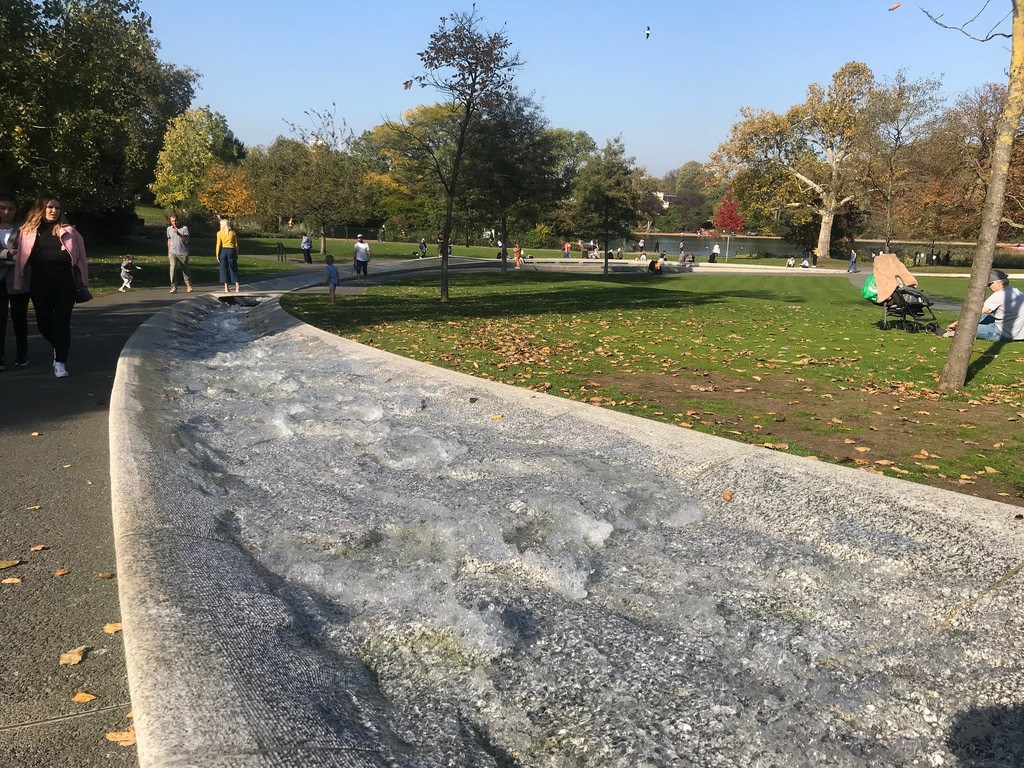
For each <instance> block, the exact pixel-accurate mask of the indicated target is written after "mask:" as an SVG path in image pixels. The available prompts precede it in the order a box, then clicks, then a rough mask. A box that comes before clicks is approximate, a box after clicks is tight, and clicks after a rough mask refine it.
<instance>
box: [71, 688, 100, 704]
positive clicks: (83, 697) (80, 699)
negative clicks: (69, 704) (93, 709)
mask: <svg viewBox="0 0 1024 768" xmlns="http://www.w3.org/2000/svg"><path fill="white" fill-rule="evenodd" d="M95 698H96V697H95V696H93V695H92V694H91V693H86V692H85V691H76V692H75V695H74V696H72V697H71V700H72V701H73V702H75V703H76V704H85V703H86V702H87V701H92V700H93V699H95Z"/></svg>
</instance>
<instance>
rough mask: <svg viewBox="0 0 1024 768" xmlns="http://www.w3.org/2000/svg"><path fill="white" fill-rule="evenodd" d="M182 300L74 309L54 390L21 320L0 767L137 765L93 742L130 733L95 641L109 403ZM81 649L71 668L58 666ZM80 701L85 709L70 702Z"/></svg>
mask: <svg viewBox="0 0 1024 768" xmlns="http://www.w3.org/2000/svg"><path fill="white" fill-rule="evenodd" d="M197 288H198V287H197ZM212 289H214V286H209V287H208V288H207V290H212ZM198 290H203V288H198ZM192 295H195V294H188V293H185V292H184V290H179V292H178V293H176V294H170V293H168V291H167V289H166V288H163V289H149V290H136V291H132V292H131V293H127V294H122V293H113V294H112V295H109V296H103V297H100V298H97V299H95V300H94V301H92V302H90V303H88V304H84V305H81V306H79V307H76V308H75V311H74V315H73V317H72V323H71V325H72V349H71V355H70V357H69V360H68V370H69V371H70V372H71V376H70V377H69V378H67V379H57V378H55V377H54V375H53V370H52V368H51V359H52V358H51V354H52V353H51V351H50V348H49V346H48V345H47V344H46V342H45V341H43V339H42V338H41V337H40V336H39V335H38V333H36V332H35V322H34V318H33V316H32V315H31V313H30V315H29V326H30V337H29V359H30V361H31V363H30V365H29V367H28V368H23V369H15V368H14V367H13V365H11V358H12V357H13V355H11V356H9V357H8V367H7V370H5V371H2V372H0V403H2V405H0V407H2V416H0V457H2V460H3V467H4V472H3V477H4V480H3V493H2V494H0V521H2V523H0V532H2V533H0V560H22V561H23V562H22V564H20V565H17V566H15V567H12V568H7V569H4V570H2V571H0V580H4V579H11V578H16V579H20V580H21V582H20V583H13V584H12V583H7V584H0V621H2V627H3V632H2V635H0V637H2V639H0V765H4V766H83V767H84V766H94V765H104V766H111V765H137V759H136V754H135V748H134V747H132V746H128V747H122V746H119V745H117V744H116V743H114V742H112V741H109V740H108V739H107V738H106V734H107V733H110V732H121V731H125V730H126V729H127V728H128V726H129V725H130V724H131V720H130V718H129V717H128V714H129V713H130V711H131V706H130V704H129V695H128V681H127V675H126V672H125V659H124V649H123V645H122V641H121V635H120V633H119V632H113V633H107V632H105V631H104V627H105V626H106V625H107V624H111V623H117V622H119V621H120V619H119V615H120V608H119V605H118V582H117V574H116V571H117V569H116V567H115V560H114V544H113V531H112V528H111V516H110V457H109V455H108V453H109V450H108V433H107V416H108V403H109V397H110V391H111V386H112V384H113V381H114V373H115V370H116V367H117V360H118V357H119V356H120V354H121V349H122V347H124V344H125V342H126V341H127V340H128V337H129V336H131V334H132V333H133V332H134V331H135V329H136V328H137V327H138V326H139V325H140V324H142V323H143V322H144V321H145V320H147V319H148V318H149V317H150V316H151V315H153V314H154V313H155V312H157V311H159V310H160V309H162V308H163V307H165V306H167V305H168V304H170V303H172V302H174V301H178V300H180V299H183V298H186V297H190V296H192ZM8 342H9V344H8V346H9V347H11V348H12V347H13V339H11V338H8ZM123 458H124V457H116V456H115V457H113V460H114V462H117V461H120V460H122V459H123ZM39 545H42V546H43V547H45V549H42V550H38V551H32V548H33V547H37V546H39ZM60 570H66V571H67V573H66V574H63V575H59V576H55V575H54V574H55V573H56V572H59V571H60ZM98 574H105V575H106V574H111V575H112V576H111V577H110V578H101V577H100V576H99V575H98ZM81 646H85V647H86V649H87V650H86V652H85V656H84V659H83V661H82V662H81V663H80V664H77V665H74V666H62V665H61V664H60V663H59V660H60V657H61V654H63V653H65V652H67V651H70V650H72V649H75V648H79V647H81ZM79 691H84V692H86V693H89V694H92V695H93V696H95V697H96V698H95V699H93V700H91V701H88V702H84V703H77V702H75V701H73V700H72V696H73V695H74V694H75V693H76V692H79Z"/></svg>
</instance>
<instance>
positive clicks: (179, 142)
mask: <svg viewBox="0 0 1024 768" xmlns="http://www.w3.org/2000/svg"><path fill="white" fill-rule="evenodd" d="M244 155H245V150H244V148H243V147H242V144H241V142H239V141H238V140H237V139H236V138H235V136H234V134H233V133H232V132H231V130H230V129H229V128H228V121H227V120H226V119H225V117H224V115H222V114H220V113H219V112H213V111H212V110H211V109H210V108H209V107H200V108H199V109H189V110H187V111H185V112H184V113H183V114H181V115H179V116H178V117H176V118H174V119H173V120H171V122H170V124H169V125H168V126H167V132H166V133H165V134H164V145H163V149H161V150H160V154H159V156H158V157H157V163H156V179H155V181H154V182H153V183H152V184H150V189H151V190H152V191H153V195H154V197H155V198H156V203H157V205H160V206H163V207H164V208H172V209H175V210H179V211H181V212H182V213H185V214H188V213H189V212H191V211H194V210H196V209H198V208H201V207H202V202H201V201H200V200H199V193H200V191H202V187H203V182H204V179H205V178H206V174H207V171H208V170H209V169H210V167H211V166H212V165H213V164H214V163H216V162H218V161H219V162H222V163H225V164H227V165H237V164H238V163H239V162H240V161H241V160H242V158H243V157H244ZM212 212H213V213H216V211H212Z"/></svg>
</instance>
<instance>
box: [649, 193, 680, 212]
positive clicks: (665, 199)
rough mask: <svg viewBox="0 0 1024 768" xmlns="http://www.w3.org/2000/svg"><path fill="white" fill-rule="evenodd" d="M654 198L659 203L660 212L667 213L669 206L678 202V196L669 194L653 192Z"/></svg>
mask: <svg viewBox="0 0 1024 768" xmlns="http://www.w3.org/2000/svg"><path fill="white" fill-rule="evenodd" d="M654 196H655V197H657V198H658V199H659V200H660V201H661V210H663V211H667V210H668V209H669V206H671V205H674V204H675V203H678V202H679V195H673V194H672V193H671V192H655V193H654Z"/></svg>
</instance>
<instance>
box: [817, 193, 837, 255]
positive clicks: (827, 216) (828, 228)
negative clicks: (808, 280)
mask: <svg viewBox="0 0 1024 768" xmlns="http://www.w3.org/2000/svg"><path fill="white" fill-rule="evenodd" d="M835 218H836V210H835V208H833V207H831V206H830V207H828V208H822V210H821V229H819V230H818V258H819V259H824V258H827V257H828V254H829V250H830V249H831V248H832V222H833V221H835Z"/></svg>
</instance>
